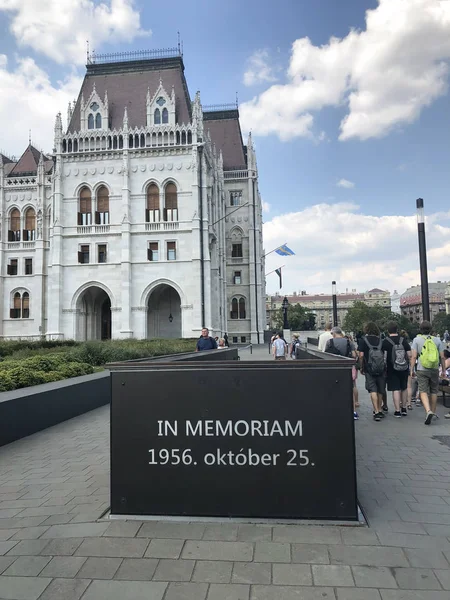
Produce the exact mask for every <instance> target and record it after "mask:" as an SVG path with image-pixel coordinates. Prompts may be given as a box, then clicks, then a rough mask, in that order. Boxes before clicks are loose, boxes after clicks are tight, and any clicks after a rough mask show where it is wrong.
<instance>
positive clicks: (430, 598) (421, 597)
mask: <svg viewBox="0 0 450 600" xmlns="http://www.w3.org/2000/svg"><path fill="white" fill-rule="evenodd" d="M380 594H381V597H382V599H383V600H448V592H431V591H423V590H380Z"/></svg>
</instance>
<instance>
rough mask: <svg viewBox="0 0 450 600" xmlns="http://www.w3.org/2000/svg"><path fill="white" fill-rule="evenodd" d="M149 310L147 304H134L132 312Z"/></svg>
mask: <svg viewBox="0 0 450 600" xmlns="http://www.w3.org/2000/svg"><path fill="white" fill-rule="evenodd" d="M147 310H148V307H147V306H132V307H131V312H138V311H141V312H147Z"/></svg>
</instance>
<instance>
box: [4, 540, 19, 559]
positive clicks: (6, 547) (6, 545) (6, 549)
mask: <svg viewBox="0 0 450 600" xmlns="http://www.w3.org/2000/svg"><path fill="white" fill-rule="evenodd" d="M17 543H18V542H17V541H9V542H0V556H3V555H4V554H6V553H7V552H9V551H10V550H11V549H12V548H14V546H16V545H17Z"/></svg>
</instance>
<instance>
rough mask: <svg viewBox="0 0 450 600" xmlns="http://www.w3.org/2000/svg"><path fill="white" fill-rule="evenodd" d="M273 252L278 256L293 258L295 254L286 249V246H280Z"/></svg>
mask: <svg viewBox="0 0 450 600" xmlns="http://www.w3.org/2000/svg"><path fill="white" fill-rule="evenodd" d="M275 252H276V253H277V254H279V255H280V256H294V255H295V252H293V251H292V250H291V249H290V248H288V247H287V246H286V244H283V245H282V246H280V247H279V248H277V249H276V250H275Z"/></svg>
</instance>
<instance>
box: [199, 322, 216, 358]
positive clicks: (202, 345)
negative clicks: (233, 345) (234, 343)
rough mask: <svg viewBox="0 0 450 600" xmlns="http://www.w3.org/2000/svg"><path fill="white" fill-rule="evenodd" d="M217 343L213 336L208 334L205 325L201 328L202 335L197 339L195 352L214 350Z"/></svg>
mask: <svg viewBox="0 0 450 600" xmlns="http://www.w3.org/2000/svg"><path fill="white" fill-rule="evenodd" d="M216 348H217V343H216V340H215V339H214V338H212V337H211V336H210V335H209V329H208V328H207V327H203V328H202V335H201V336H200V338H199V339H198V341H197V345H196V347H195V351H196V352H201V351H203V350H216Z"/></svg>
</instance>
